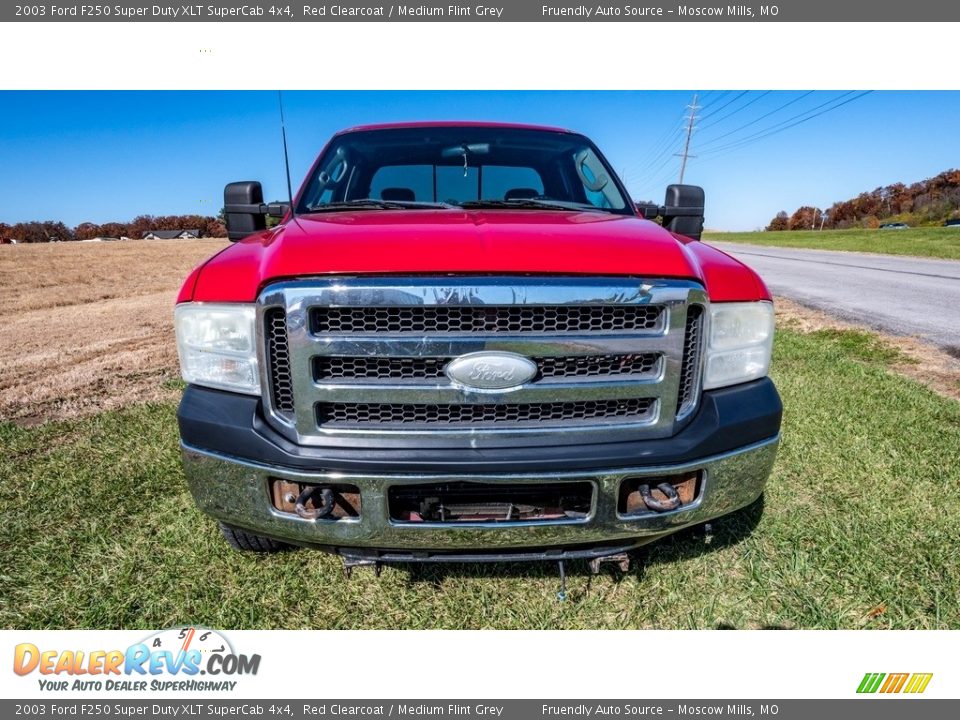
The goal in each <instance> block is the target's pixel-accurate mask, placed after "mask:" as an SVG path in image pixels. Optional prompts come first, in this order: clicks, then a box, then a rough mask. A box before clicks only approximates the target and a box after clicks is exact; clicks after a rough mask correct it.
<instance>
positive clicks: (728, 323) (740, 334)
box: [703, 302, 773, 390]
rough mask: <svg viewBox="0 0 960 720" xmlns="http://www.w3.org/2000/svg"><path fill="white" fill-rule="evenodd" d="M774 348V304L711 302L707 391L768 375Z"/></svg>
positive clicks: (705, 368)
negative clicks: (713, 303) (712, 303)
mask: <svg viewBox="0 0 960 720" xmlns="http://www.w3.org/2000/svg"><path fill="white" fill-rule="evenodd" d="M772 351H773V303H769V302H739V303H717V304H715V305H711V306H710V337H709V338H708V341H707V360H706V365H705V367H704V372H703V388H704V390H709V389H710V388H718V387H724V386H726V385H736V384H737V383H742V382H747V381H748V380H756V379H757V378H762V377H765V376H766V374H767V373H768V372H769V370H770V354H771V352H772Z"/></svg>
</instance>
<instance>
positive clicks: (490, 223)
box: [179, 210, 766, 302]
mask: <svg viewBox="0 0 960 720" xmlns="http://www.w3.org/2000/svg"><path fill="white" fill-rule="evenodd" d="M697 246H700V247H697ZM443 273H462V274H488V273H501V274H541V275H633V276H643V277H662V278H686V279H690V280H697V281H699V282H701V283H703V284H704V285H706V286H707V289H708V292H710V290H711V288H710V285H711V284H714V282H718V281H719V282H720V284H721V285H723V286H725V287H727V291H725V292H722V293H721V294H725V295H729V290H730V288H729V285H730V281H731V280H732V281H733V283H734V285H735V286H739V289H738V290H736V291H735V292H734V295H738V297H731V298H729V299H746V300H752V299H758V297H757V295H758V293H762V294H765V293H766V290H765V288H762V283H760V284H759V285H758V280H757V279H756V278H755V276H754V274H753V273H752V272H751V271H750V270H748V269H747V268H746V267H744V266H743V265H741V264H740V263H739V262H737V261H735V260H733V259H732V258H730V257H729V256H726V255H724V254H723V253H720V252H719V251H717V250H713V249H712V248H708V247H707V246H702V245H701V243H697V242H694V241H690V240H689V239H688V238H682V237H680V236H675V235H672V234H671V233H669V232H667V231H666V230H664V229H663V228H662V227H660V226H659V225H657V224H656V223H653V222H650V221H648V220H642V219H640V218H637V217H633V216H623V215H612V214H609V213H599V212H562V211H539V210H483V211H464V210H398V211H392V210H376V211H357V212H336V213H323V214H315V215H307V216H298V217H297V218H296V219H295V220H288V221H286V222H285V223H283V224H281V225H279V226H277V227H276V228H273V229H272V230H269V231H267V232H264V233H258V234H256V235H252V236H250V237H248V238H245V239H244V240H242V241H241V242H238V243H236V244H235V245H232V246H231V247H228V248H226V249H225V250H224V251H222V252H221V253H219V254H218V255H216V256H214V257H213V258H211V259H210V260H209V261H207V263H205V264H204V265H203V266H201V267H200V268H198V269H197V270H195V271H194V273H193V274H192V275H191V277H190V278H189V279H188V281H187V283H186V284H185V285H184V288H183V291H182V292H181V296H180V298H179V300H180V301H185V300H195V301H206V302H251V301H253V300H255V299H256V297H257V295H258V294H259V292H260V290H261V289H262V288H263V287H264V286H265V285H267V284H268V283H270V282H274V281H277V280H282V279H293V278H300V277H307V276H311V275H313V276H316V275H352V274H380V275H382V274H418V275H429V274H443ZM717 289H718V290H719V289H720V288H717ZM761 289H762V290H761ZM739 296H742V297H739ZM711 297H714V296H713V294H711ZM714 299H717V300H719V299H723V298H720V297H714Z"/></svg>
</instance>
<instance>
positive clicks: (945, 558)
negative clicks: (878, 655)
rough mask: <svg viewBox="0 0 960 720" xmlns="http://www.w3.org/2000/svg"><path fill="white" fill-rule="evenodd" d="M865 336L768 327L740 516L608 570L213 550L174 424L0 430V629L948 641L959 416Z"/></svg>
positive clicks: (162, 418) (166, 418)
mask: <svg viewBox="0 0 960 720" xmlns="http://www.w3.org/2000/svg"><path fill="white" fill-rule="evenodd" d="M895 359H897V355H896V353H895V351H892V350H890V349H889V348H886V347H884V346H883V345H882V344H881V343H879V342H878V341H877V340H876V339H875V338H874V337H873V336H870V335H869V334H867V333H858V332H853V333H844V332H821V333H814V334H810V335H802V334H799V333H796V332H793V331H790V330H784V331H781V332H780V334H779V337H778V344H777V351H776V358H775V373H774V374H775V379H776V381H777V383H778V385H779V388H780V391H781V393H782V395H783V399H784V404H785V407H786V411H785V424H784V439H783V444H782V447H781V451H780V455H779V457H778V461H777V464H776V468H775V471H774V474H773V477H772V478H771V480H770V484H769V486H768V490H767V493H766V501H765V509H764V512H763V514H762V516H760V515H758V513H757V512H756V511H754V512H753V513H752V514H750V513H747V514H745V515H740V516H737V517H734V518H732V519H728V520H720V521H717V522H716V523H715V524H714V533H713V536H712V537H711V538H706V537H705V536H704V535H703V533H702V532H689V531H688V532H684V533H683V534H680V535H677V536H674V537H672V538H669V539H667V540H665V541H661V542H659V543H656V544H654V545H651V546H649V547H648V548H646V549H645V550H643V551H642V552H641V553H640V555H639V562H637V563H635V565H634V568H633V569H632V570H631V571H630V572H629V573H627V574H620V573H619V572H618V571H613V570H612V569H611V570H604V572H602V573H601V574H600V575H599V576H596V577H592V576H590V575H589V573H588V571H587V568H586V566H585V565H582V564H573V566H572V567H571V568H570V569H569V572H570V577H569V598H568V600H567V601H566V602H563V603H561V602H558V601H557V600H556V597H555V594H556V591H557V587H558V581H557V574H556V569H555V567H554V566H549V565H494V566H483V565H458V566H452V567H417V566H399V567H388V568H386V569H385V570H384V572H383V575H382V576H381V577H380V578H376V577H375V576H374V574H373V573H372V572H371V571H369V570H363V569H361V570H358V571H355V572H354V575H353V577H352V578H351V579H349V580H346V579H345V578H344V576H343V572H342V569H341V565H340V561H339V560H338V559H337V558H335V557H332V556H329V555H326V554H323V553H319V552H310V551H301V552H293V553H286V554H282V555H278V556H272V557H257V556H250V555H245V554H240V553H236V552H233V551H231V550H229V549H228V547H227V546H226V544H225V543H224V542H223V541H222V539H221V538H220V536H219V534H218V531H217V529H216V527H215V524H214V523H213V522H212V521H211V520H209V519H207V518H206V517H204V516H202V515H201V514H200V513H199V512H197V511H196V510H195V509H194V506H193V503H192V501H191V498H190V496H189V494H188V492H187V490H186V488H185V485H184V480H183V476H182V474H181V470H180V465H179V455H178V448H177V431H176V423H175V409H174V407H173V406H171V405H145V406H138V407H131V408H128V409H125V410H122V411H118V412H109V413H104V414H102V415H99V416H96V417H93V418H91V419H87V420H83V421H78V422H68V423H51V424H46V425H42V426H39V427H34V428H21V427H17V426H13V425H9V424H6V425H0V446H2V448H3V450H4V451H3V456H2V459H0V511H2V517H3V524H2V527H0V547H2V548H3V558H4V560H3V564H2V567H0V626H3V627H8V628H9V627H29V628H76V627H84V628H86V627H92V628H155V627H165V626H171V625H178V624H187V623H198V624H203V625H207V626H212V627H221V628H279V627H284V628H632V627H660V628H716V627H735V628H757V627H785V628H797V627H800V628H864V627H865V628H954V629H957V628H960V562H958V559H960V558H958V552H960V551H958V548H960V522H958V518H960V403H956V402H955V401H952V400H948V399H945V398H943V397H940V396H938V395H935V394H934V393H932V392H931V391H929V390H927V389H926V388H924V387H923V386H921V385H919V384H917V383H915V382H913V381H910V380H906V379H904V378H902V377H899V376H896V375H893V374H892V373H890V372H889V371H888V370H887V369H886V365H887V363H889V362H891V361H892V360H895Z"/></svg>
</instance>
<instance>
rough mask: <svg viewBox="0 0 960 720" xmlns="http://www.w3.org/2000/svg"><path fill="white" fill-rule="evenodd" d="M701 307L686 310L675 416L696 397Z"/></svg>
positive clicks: (701, 317)
mask: <svg viewBox="0 0 960 720" xmlns="http://www.w3.org/2000/svg"><path fill="white" fill-rule="evenodd" d="M702 327H703V306H701V305H691V306H690V307H689V308H688V310H687V326H686V331H685V334H684V336H683V360H682V362H681V365H680V390H679V393H678V396H677V414H678V415H679V414H682V413H683V412H684V411H685V410H687V409H689V407H690V406H691V405H692V403H693V401H694V400H695V399H696V396H697V367H698V366H699V364H700V346H701V335H702V332H701V329H702Z"/></svg>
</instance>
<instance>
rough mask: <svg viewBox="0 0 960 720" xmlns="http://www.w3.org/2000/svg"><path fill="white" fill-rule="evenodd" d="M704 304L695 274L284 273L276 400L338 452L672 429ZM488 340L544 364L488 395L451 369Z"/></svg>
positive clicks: (296, 438)
mask: <svg viewBox="0 0 960 720" xmlns="http://www.w3.org/2000/svg"><path fill="white" fill-rule="evenodd" d="M706 302H707V298H706V295H705V293H704V292H703V290H702V288H701V287H700V286H699V285H698V284H696V283H693V282H688V281H680V280H647V279H638V278H531V277H508V276H504V277H437V278H423V277H408V278H391V277H377V278H354V277H338V278H316V279H312V280H301V281H291V282H286V283H279V284H276V285H272V286H270V287H268V288H267V289H266V290H265V291H264V292H263V293H262V295H261V296H260V298H259V305H260V313H261V315H262V318H263V324H262V325H261V326H262V327H264V330H265V338H264V342H263V344H262V346H261V347H262V354H263V357H262V360H263V362H262V363H261V367H262V368H263V371H262V372H263V381H264V384H265V387H268V388H269V390H270V391H269V392H265V393H264V410H265V412H266V414H267V417H268V419H269V420H270V422H271V424H273V425H274V426H275V427H276V428H277V429H278V430H279V431H280V432H281V433H283V434H284V435H286V436H287V437H288V438H289V439H290V440H291V441H293V442H297V443H299V444H304V445H317V446H331V447H369V448H371V449H372V448H384V447H391V446H392V445H393V446H402V447H411V443H413V444H414V445H415V446H423V447H444V448H447V447H461V448H470V449H476V448H488V447H513V446H523V445H538V446H543V445H550V444H556V445H569V444H575V443H589V442H611V441H617V440H627V439H647V438H657V437H667V436H669V435H671V434H673V433H674V432H676V430H677V429H678V428H677V423H678V421H679V420H678V418H682V417H683V416H682V415H681V413H680V412H678V410H679V411H681V412H683V413H687V414H689V412H690V410H691V409H692V408H693V407H695V406H696V401H697V397H698V392H697V390H698V388H699V375H700V372H699V363H700V360H699V357H700V355H701V353H699V349H698V348H699V344H700V343H701V342H702V338H701V336H702V332H701V331H700V330H701V328H700V326H701V325H702V322H703V314H702V313H703V308H704V307H705V306H706ZM688 310H692V311H693V313H692V314H691V313H688ZM284 333H285V335H284ZM482 351H497V352H509V353H516V354H520V355H522V356H524V357H527V358H530V359H531V360H533V361H534V362H535V363H536V365H537V368H538V372H537V374H536V375H535V376H534V378H533V379H532V380H530V381H528V382H527V383H525V384H524V385H522V386H520V387H517V388H510V389H508V390H485V391H481V390H472V389H470V388H466V387H463V386H462V385H460V384H457V383H452V382H451V381H450V380H449V379H448V378H447V377H446V375H445V374H444V369H445V367H446V365H447V364H448V363H449V362H450V361H451V360H453V359H455V358H458V357H460V356H462V355H465V354H468V353H476V352H482ZM571 433H572V434H571Z"/></svg>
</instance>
